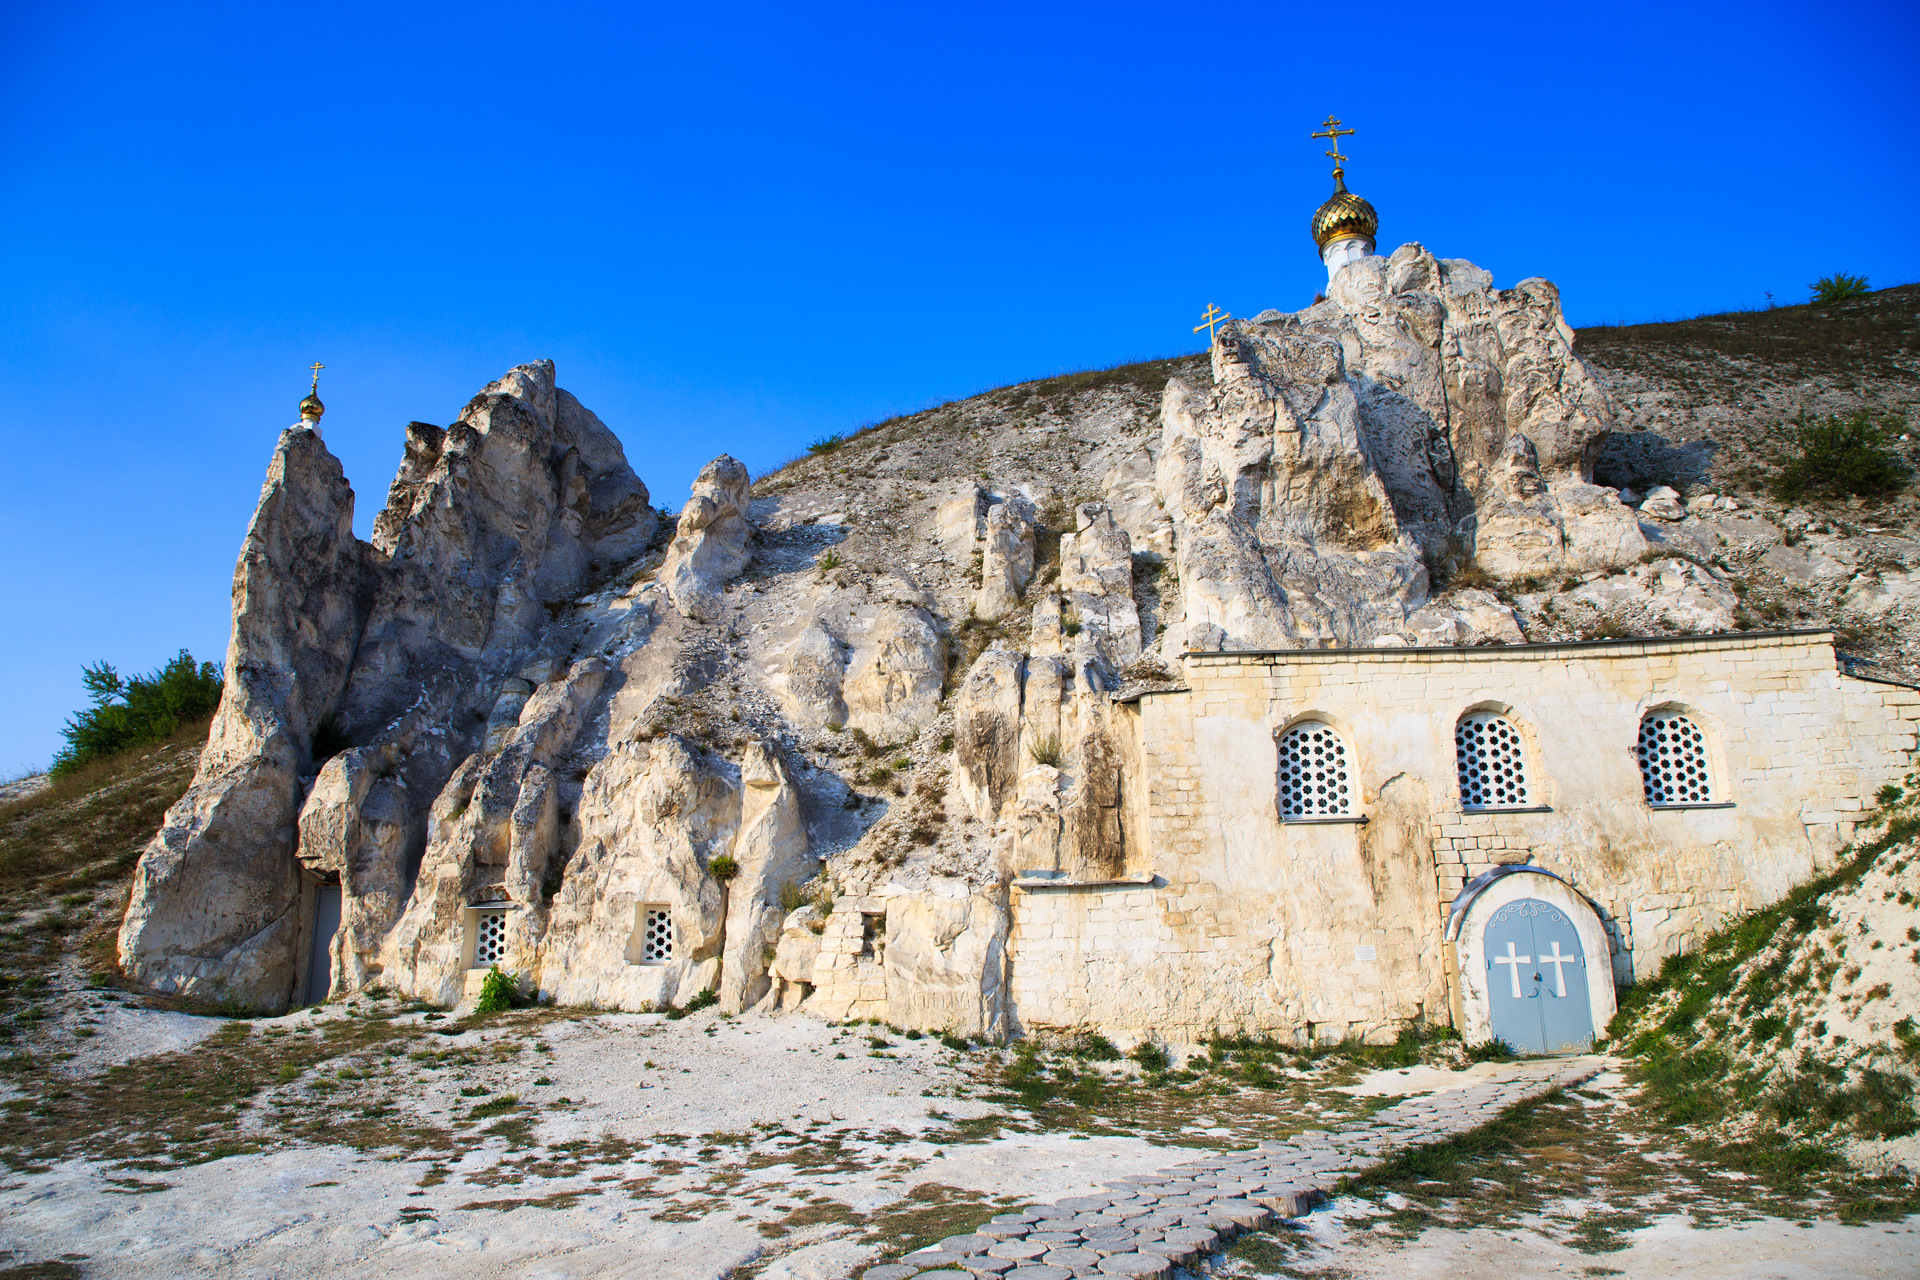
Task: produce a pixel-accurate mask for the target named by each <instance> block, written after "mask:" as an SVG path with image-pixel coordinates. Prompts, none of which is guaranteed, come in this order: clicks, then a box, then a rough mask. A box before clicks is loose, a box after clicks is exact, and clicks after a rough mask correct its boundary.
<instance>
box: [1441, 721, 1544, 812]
mask: <svg viewBox="0 0 1920 1280" xmlns="http://www.w3.org/2000/svg"><path fill="white" fill-rule="evenodd" d="M1453 748H1454V758H1455V762H1456V764H1457V765H1458V767H1459V771H1460V807H1461V808H1462V809H1524V808H1526V807H1527V806H1528V803H1529V801H1528V796H1529V794H1530V792H1529V790H1528V787H1527V760H1526V751H1525V748H1524V747H1523V746H1522V745H1521V742H1520V731H1519V730H1518V729H1516V728H1514V727H1513V725H1512V724H1511V723H1509V722H1508V720H1507V719H1506V717H1504V716H1498V715H1494V714H1493V713H1492V712H1479V713H1477V714H1474V715H1470V716H1462V717H1461V719H1460V723H1459V724H1457V725H1455V726H1454V730H1453Z"/></svg>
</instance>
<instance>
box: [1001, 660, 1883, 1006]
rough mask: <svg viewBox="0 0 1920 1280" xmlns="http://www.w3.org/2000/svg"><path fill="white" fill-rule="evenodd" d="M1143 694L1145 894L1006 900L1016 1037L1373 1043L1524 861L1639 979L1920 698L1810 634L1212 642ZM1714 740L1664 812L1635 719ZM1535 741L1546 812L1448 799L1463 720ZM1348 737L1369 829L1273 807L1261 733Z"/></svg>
mask: <svg viewBox="0 0 1920 1280" xmlns="http://www.w3.org/2000/svg"><path fill="white" fill-rule="evenodd" d="M1187 671H1188V676H1189V681H1190V688H1189V689H1188V690H1186V691H1182V692H1176V693H1167V694H1150V695H1146V696H1145V697H1144V698H1142V700H1141V702H1140V704H1139V705H1140V715H1141V721H1140V724H1141V735H1140V736H1141V743H1142V754H1143V757H1144V767H1145V772H1146V783H1147V789H1148V797H1147V805H1148V822H1147V827H1148V830H1147V855H1148V858H1149V860H1150V862H1151V869H1152V871H1153V872H1154V874H1155V877H1156V879H1155V883H1154V885H1153V886H1152V887H1147V888H1138V889H1135V888H1125V889H1121V888H1083V889H1046V890H1033V891H1028V890H1022V889H1019V888H1016V889H1015V890H1014V892H1013V898H1012V903H1011V913H1012V933H1011V938H1010V945H1009V953H1010V965H1009V968H1010V990H1011V994H1012V997H1013V999H1012V1006H1013V1008H1012V1013H1013V1018H1014V1022H1015V1024H1016V1025H1017V1026H1018V1027H1021V1028H1023V1029H1024V1028H1032V1027H1042V1026H1073V1025H1098V1026H1102V1027H1108V1028H1113V1029H1116V1030H1125V1031H1138V1032H1149V1031H1158V1032H1163V1033H1169V1034H1195V1035H1198V1034H1206V1033H1208V1032H1210V1031H1213V1030H1215V1029H1220V1030H1230V1029H1241V1030H1247V1031H1267V1032H1282V1033H1289V1034H1293V1035H1298V1036H1311V1037H1314V1038H1319V1039H1338V1038H1341V1037H1343V1036H1350V1035H1352V1036H1363V1037H1371V1038H1374V1039H1387V1038H1391V1036H1392V1035H1393V1034H1394V1033H1395V1031H1396V1030H1397V1027H1398V1025H1399V1024H1401V1023H1403V1022H1405V1021H1407V1020H1409V1019H1420V1018H1426V1019H1431V1020H1435V1021H1446V1020H1449V1019H1450V1017H1451V1014H1450V1012H1449V1004H1450V1000H1449V992H1448V989H1447V977H1446V965H1445V960H1444V957H1443V954H1442V948H1441V936H1440V935H1441V929H1442V927H1443V922H1444V918H1445V913H1446V910H1447V908H1448V906H1449V905H1450V904H1451V902H1452V901H1453V899H1454V897H1455V896H1456V895H1457V894H1458V893H1459V891H1460V889H1461V887H1462V886H1463V885H1464V884H1465V883H1466V882H1467V881H1468V880H1469V879H1471V878H1472V877H1473V876H1475V875H1477V874H1479V873H1480V872H1481V871H1484V870H1486V869H1488V868H1490V867H1492V866H1495V865H1498V864H1501V863H1507V862H1520V861H1532V862H1534V863H1536V864H1537V865H1540V866H1543V867H1546V868H1548V869H1549V870H1552V871H1553V872H1555V873H1556V874H1558V875H1560V876H1562V877H1564V878H1565V879H1566V880H1567V881H1568V883H1570V884H1571V885H1573V886H1574V887H1575V888H1576V889H1577V890H1579V892H1580V893H1582V894H1583V895H1584V896H1585V897H1586V898H1587V899H1589V900H1590V901H1592V902H1593V903H1594V905H1595V907H1596V908H1597V909H1598V910H1599V912H1600V914H1601V919H1602V921H1603V923H1604V925H1605V927H1606V930H1607V934H1608V939H1609V943H1610V947H1611V950H1612V953H1613V963H1614V969H1615V973H1616V976H1617V977H1618V978H1619V979H1620V980H1621V981H1623V982H1624V981H1628V980H1631V979H1632V978H1635V977H1645V976H1647V975H1649V974H1650V973H1652V972H1653V971H1654V970H1655V969H1657V968H1658V966H1659V964H1660V962H1661V960H1663V959H1664V958H1665V957H1666V956H1668V955H1671V954H1673V953H1674V952H1675V951H1677V950H1680V949H1682V948H1684V947H1686V946H1688V945H1689V944H1690V943H1691V942H1692V941H1693V940H1695V939H1697V938H1699V937H1700V936H1701V935H1703V934H1704V933H1706V932H1707V931H1710V930H1711V929H1713V928H1714V927H1716V926H1717V925H1718V924H1719V923H1720V922H1721V921H1722V920H1724V919H1725V918H1726V917H1727V916H1728V915H1729V914H1730V913H1734V912H1738V911H1743V910H1747V909H1750V908H1753V907H1756V906H1759V905H1762V904H1763V903H1766V902H1769V901H1771V900H1773V899H1775V898H1777V897H1779V896H1780V895H1781V894H1783V893H1784V892H1785V891H1786V890H1787V889H1788V888H1789V887H1790V886H1791V885H1792V884H1794V883H1796V882H1798V881H1800V880H1803V879H1805V878H1807V877H1808V876H1810V875H1812V874H1814V873H1815V872H1816V871H1818V870H1820V869H1823V868H1825V867H1826V866H1828V865H1830V864H1831V862H1832V860H1833V858H1834V855H1835V853H1836V852H1837V851H1838V850H1839V849H1840V848H1841V847H1842V846H1843V845H1844V844H1845V843H1846V842H1847V841H1848V840H1849V839H1850V837H1851V835H1852V832H1853V826H1854V823H1855V822H1856V821H1857V820H1858V818H1859V815H1860V814H1861V812H1862V811H1863V810H1864V809H1866V808H1869V807H1871V803H1872V801H1871V797H1872V795H1873V792H1874V791H1875V790H1876V789H1878V788H1879V787H1880V786H1881V785H1883V784H1884V783H1886V782H1889V781H1894V780H1897V779H1898V778H1899V777H1900V776H1901V775H1902V774H1903V773H1904V772H1905V769H1906V768H1907V765H1908V758H1909V755H1910V754H1911V752H1912V751H1913V748H1914V745H1915V724H1916V721H1920V695H1917V694H1916V693H1915V691H1913V690H1910V689H1906V688H1904V687H1900V686H1893V685H1883V684H1876V683H1868V682H1865V681H1860V680H1854V679H1851V678H1848V677H1846V676H1842V675H1841V674H1840V673H1839V672H1838V670H1837V668H1836V665H1835V662H1834V657H1833V648H1832V642H1831V637H1830V636H1829V635H1827V634H1826V633H1819V634H1811V635H1790V636H1729V637H1715V638H1674V639H1657V640H1636V641H1618V642H1606V643H1599V644H1591V645H1578V646H1567V645H1561V646H1508V647H1489V648H1479V649H1445V650H1326V651H1315V650H1300V651H1290V652H1285V653H1276V654H1264V653H1232V652H1227V653H1211V654H1198V655H1191V656H1189V658H1188V659H1187ZM1666 706H1673V707H1678V708H1684V709H1686V710H1687V711H1688V713H1689V714H1690V715H1691V716H1692V717H1693V718H1694V719H1695V722H1696V723H1698V724H1700V725H1701V726H1702V727H1703V728H1705V729H1706V730H1707V733H1708V735H1709V738H1710V742H1711V747H1710V750H1711V753H1712V762H1713V767H1714V772H1715V777H1714V783H1715V798H1716V799H1717V800H1721V801H1730V802H1731V806H1732V807H1729V808H1708V809H1682V810H1655V809H1650V808H1649V807H1648V806H1647V804H1646V803H1645V800H1644V797H1643V793H1642V784H1641V776H1640V771H1639V766H1638V761H1637V757H1636V755H1635V745H1636V742H1637V736H1638V731H1639V723H1640V717H1641V716H1642V714H1643V713H1645V712H1646V711H1648V710H1650V709H1655V708H1660V707H1666ZM1474 711H1497V712H1500V713H1501V714H1503V715H1505V716H1507V718H1508V719H1510V720H1511V721H1512V722H1513V723H1514V724H1515V725H1516V726H1518V727H1519V728H1520V730H1521V733H1522V736H1523V738H1524V740H1525V742H1526V748H1527V765H1528V770H1529V773H1530V775H1531V776H1530V782H1531V790H1532V794H1531V796H1530V800H1531V801H1532V802H1533V804H1535V805H1538V806H1541V811H1538V812H1514V813H1464V812H1462V810H1461V807H1460V800H1459V790H1458V784H1457V780H1456V773H1455V757H1454V743H1453V734H1454V727H1455V724H1456V722H1457V721H1458V720H1459V718H1460V717H1461V716H1463V715H1465V714H1468V713H1470V712H1474ZM1302 718H1316V719H1320V720H1323V721H1325V722H1327V723H1329V724H1331V725H1333V726H1334V727H1335V728H1336V729H1337V730H1338V731H1339V732H1340V733H1341V734H1342V736H1343V737H1344V738H1345V741H1346V744H1347V749H1348V752H1349V758H1350V760H1351V766H1350V772H1351V775H1352V779H1353V780H1354V782H1355V783H1357V786H1358V793H1357V794H1358V796H1359V803H1358V805H1357V808H1358V810H1359V812H1360V813H1361V814H1364V815H1365V816H1366V817H1367V819H1368V821H1367V822H1365V823H1364V824H1359V823H1352V824H1334V825H1296V824H1291V823H1283V822H1282V821H1281V820H1280V818H1279V815H1278V812H1277V809H1276V790H1277V768H1278V754H1277V747H1276V737H1277V735H1278V734H1279V733H1281V732H1283V731H1284V730H1285V729H1286V728H1287V727H1289V726H1290V725H1292V724H1293V723H1295V722H1297V721H1299V720H1300V719H1302Z"/></svg>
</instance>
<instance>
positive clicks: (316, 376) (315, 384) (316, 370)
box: [313, 360, 327, 395]
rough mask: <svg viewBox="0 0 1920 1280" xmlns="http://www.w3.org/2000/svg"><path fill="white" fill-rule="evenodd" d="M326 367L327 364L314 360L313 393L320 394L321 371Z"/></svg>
mask: <svg viewBox="0 0 1920 1280" xmlns="http://www.w3.org/2000/svg"><path fill="white" fill-rule="evenodd" d="M326 367H327V366H325V365H323V364H321V363H320V362H319V361H318V360H315V361H314V362H313V393H314V394H315V395H319V394H320V371H321V370H322V369H324V368H326Z"/></svg>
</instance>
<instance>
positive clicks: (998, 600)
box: [976, 494, 1033, 618]
mask: <svg viewBox="0 0 1920 1280" xmlns="http://www.w3.org/2000/svg"><path fill="white" fill-rule="evenodd" d="M983 532H984V535H985V545H984V547H983V548H982V551H981V557H980V598H979V602H978V605H977V606H976V607H977V610H978V612H979V616H981V617H982V618H999V617H1002V616H1004V615H1006V614H1008V613H1010V612H1012V611H1013V610H1014V608H1016V607H1017V606H1018V605H1019V603H1020V600H1021V597H1022V596H1024V595H1025V594H1026V590H1027V583H1028V582H1029V581H1031V580H1032V578H1033V504H1032V503H1030V502H1028V501H1027V500H1026V498H1025V497H1023V496H1021V495H1019V494H1014V495H1012V496H1010V497H1007V498H1005V499H1002V500H999V501H995V502H993V503H992V505H990V506H988V507H987V510H986V521H985V528H984V531H983Z"/></svg>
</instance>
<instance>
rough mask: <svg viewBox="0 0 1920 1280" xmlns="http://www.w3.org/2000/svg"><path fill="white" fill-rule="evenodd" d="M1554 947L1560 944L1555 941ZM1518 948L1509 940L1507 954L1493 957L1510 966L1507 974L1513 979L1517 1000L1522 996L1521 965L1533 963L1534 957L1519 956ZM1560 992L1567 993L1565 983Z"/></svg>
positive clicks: (1494, 959)
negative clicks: (1516, 951)
mask: <svg viewBox="0 0 1920 1280" xmlns="http://www.w3.org/2000/svg"><path fill="white" fill-rule="evenodd" d="M1554 947H1555V949H1556V950H1558V949H1559V944H1558V943H1555V944H1554ZM1516 949H1517V948H1516V947H1515V946H1514V944H1513V943H1511V942H1509V943H1508V944H1507V954H1505V955H1503V956H1495V957H1494V958H1493V962H1494V963H1495V964H1504V965H1507V966H1509V967H1508V969H1507V976H1508V977H1509V978H1512V979H1513V998H1514V999H1515V1000H1518V999H1519V998H1520V966H1521V965H1523V964H1532V963H1533V957H1532V956H1517V955H1515V954H1514V951H1515V950H1516ZM1560 994H1561V995H1565V994H1566V989H1565V986H1564V984H1563V985H1562V988H1561V991H1560Z"/></svg>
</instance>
